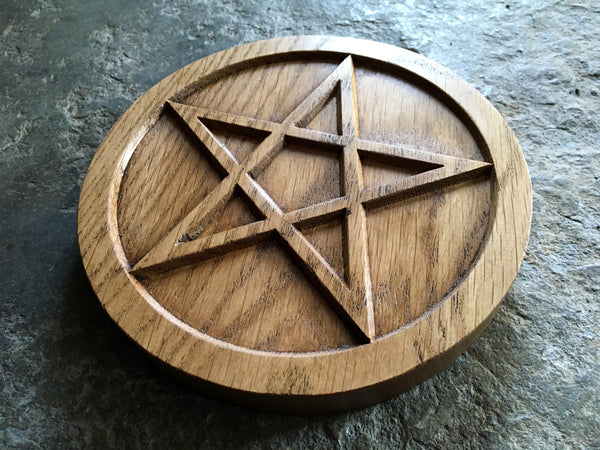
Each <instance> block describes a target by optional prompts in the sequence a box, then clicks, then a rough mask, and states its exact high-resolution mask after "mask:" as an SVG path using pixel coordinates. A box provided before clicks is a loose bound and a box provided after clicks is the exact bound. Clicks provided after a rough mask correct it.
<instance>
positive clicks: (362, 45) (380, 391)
mask: <svg viewBox="0 0 600 450" xmlns="http://www.w3.org/2000/svg"><path fill="white" fill-rule="evenodd" d="M249 49H252V50H253V51H255V52H256V53H257V54H256V55H255V56H254V57H253V58H251V59H244V58H245V57H244V55H246V54H247V51H248V50H249ZM349 49H352V51H350V52H349V51H348V50H349ZM290 51H291V52H295V53H298V54H299V53H302V52H306V53H311V52H315V51H324V52H330V53H335V54H339V55H340V56H342V55H347V54H348V53H350V54H352V55H358V56H361V57H364V58H369V59H370V58H380V59H382V60H383V62H384V63H388V64H391V65H395V66H398V65H401V66H402V70H403V71H410V72H412V73H414V74H415V75H416V76H417V77H421V78H423V79H425V80H428V82H430V83H433V84H437V85H439V86H441V87H443V88H444V89H445V90H446V91H447V92H448V95H449V96H450V97H451V98H452V100H453V101H454V102H455V103H456V104H457V105H458V106H459V107H460V108H461V109H462V110H463V111H466V109H465V105H467V106H469V107H473V106H476V107H477V109H478V112H480V113H481V115H482V116H486V117H474V116H472V115H470V114H467V116H468V117H469V118H470V120H471V121H472V122H473V124H474V126H475V127H476V128H477V129H478V130H479V131H480V132H481V135H482V137H483V139H484V140H485V139H486V138H487V136H488V135H490V134H493V133H492V130H490V129H489V127H490V126H491V125H490V124H489V123H488V120H489V119H490V116H491V119H493V120H489V121H491V122H494V126H495V127H505V130H504V136H506V137H507V138H508V140H509V141H510V142H508V144H509V145H508V147H509V148H502V149H501V150H502V151H503V152H504V153H502V152H500V150H496V149H495V147H493V148H490V150H491V152H492V154H491V158H492V160H493V162H494V166H495V167H494V169H495V177H494V178H493V183H492V184H493V186H494V191H495V193H494V195H495V196H496V198H497V202H498V203H496V204H495V206H499V204H500V203H501V204H502V207H503V208H506V207H508V204H509V200H510V202H512V205H513V208H514V204H515V200H516V201H518V202H519V205H518V208H523V211H522V213H521V214H520V216H519V217H520V219H521V220H520V221H519V223H514V224H512V225H511V224H506V223H500V220H499V214H497V213H496V214H495V216H494V217H490V224H489V228H488V229H489V230H490V233H489V237H488V239H489V241H488V242H486V243H485V245H484V248H483V249H482V251H481V252H480V254H479V257H478V259H477V260H476V261H475V262H474V263H473V268H472V270H471V272H470V273H469V274H468V275H467V278H466V279H465V280H463V283H461V284H460V285H459V286H457V288H456V292H462V291H465V290H467V289H472V288H473V286H472V284H473V283H467V282H466V281H468V280H469V279H474V278H475V277H481V276H485V275H486V273H491V271H493V270H494V264H495V259H496V254H495V253H491V251H490V247H492V244H491V242H492V241H493V239H494V234H495V233H499V232H500V231H499V230H500V229H501V228H502V229H505V227H513V228H515V229H518V231H517V232H515V234H518V235H519V236H517V238H519V237H521V240H520V241H518V242H516V246H515V248H514V252H515V255H514V256H515V257H516V261H515V262H516V263H517V264H516V268H514V269H511V272H513V273H511V274H510V276H508V277H506V278H504V279H503V285H502V286H501V287H499V288H497V289H496V291H495V292H498V294H495V295H494V296H493V298H491V299H489V300H488V301H487V302H486V303H485V305H483V307H482V308H481V309H480V310H478V312H477V313H478V314H477V320H476V321H475V322H474V323H472V324H465V332H464V334H463V335H462V336H456V337H455V339H454V341H453V342H450V341H448V340H446V341H444V342H445V343H446V347H445V348H443V349H440V350H441V353H442V354H441V356H437V357H434V358H429V359H428V358H425V359H424V360H422V361H420V362H419V361H418V360H415V358H414V356H411V357H410V358H408V357H407V361H408V360H410V362H407V364H406V365H407V366H409V365H410V364H413V362H414V363H415V364H414V365H413V369H412V370H407V371H405V372H403V373H402V374H401V375H399V376H396V377H393V378H391V379H379V380H376V379H374V380H371V381H372V382H370V384H369V382H368V383H367V384H366V385H364V386H362V387H352V386H351V383H350V384H346V383H341V385H340V386H338V387H339V389H338V390H337V391H336V392H337V393H334V394H329V395H320V394H318V393H316V394H315V395H309V396H306V395H298V394H294V395H293V397H294V399H296V400H294V410H298V408H300V410H304V409H308V408H311V409H312V408H314V407H316V408H317V409H320V410H322V411H325V410H333V409H335V410H339V409H344V408H345V407H346V406H340V405H347V408H353V407H358V406H363V405H366V404H370V403H374V402H376V401H378V400H380V399H382V398H384V397H387V396H388V395H389V393H390V392H393V393H397V392H401V391H403V390H406V389H409V388H410V387H412V385H414V384H416V383H417V382H419V381H421V380H422V379H424V378H426V377H427V376H430V375H432V374H433V373H435V372H437V371H439V370H440V369H441V368H443V367H444V366H445V365H447V364H448V363H449V362H450V361H452V360H453V359H454V358H455V357H456V356H457V355H458V354H460V352H462V351H464V349H465V348H466V347H467V346H468V345H470V343H472V342H473V341H474V340H475V338H476V337H477V336H478V335H479V334H480V333H481V331H483V329H484V328H485V326H486V325H487V323H488V322H489V320H491V317H492V314H493V312H495V311H496V309H497V308H498V306H499V304H500V302H501V300H502V298H503V297H504V295H506V292H507V291H508V288H509V287H510V284H511V282H512V280H514V277H515V276H516V273H517V271H518V267H519V266H520V264H521V263H522V261H523V257H524V251H525V248H526V244H527V237H528V234H529V227H530V225H531V183H530V180H529V176H528V171H527V166H526V164H525V160H524V157H523V155H522V152H521V151H520V147H519V145H518V143H517V142H516V138H514V135H513V134H512V132H511V131H510V129H509V128H508V125H507V124H506V122H505V121H504V119H503V118H502V117H501V116H500V114H499V113H498V112H497V111H496V110H495V109H494V108H493V107H492V106H491V104H490V103H489V102H487V100H485V99H484V98H483V96H481V94H479V93H478V92H477V91H475V89H474V88H472V87H471V86H469V85H468V84H467V83H466V82H464V81H463V80H462V79H460V78H459V77H457V76H456V75H454V74H452V72H450V71H449V70H448V69H445V68H443V67H442V66H439V65H438V64H436V63H433V62H431V61H429V60H427V59H425V58H423V57H421V56H419V55H416V54H414V53H412V52H409V51H407V50H403V49H399V48H396V47H393V46H389V45H386V44H376V43H373V42H369V41H361V40H356V39H351V38H326V37H315V36H311V37H307V38H305V37H290V38H281V39H276V40H268V41H260V42H258V43H253V44H246V45H244V46H241V47H237V48H234V49H230V50H226V51H224V52H220V53H217V54H215V55H211V56H208V57H206V58H204V59H202V60H200V61H197V62H196V63H192V64H190V65H189V66H186V67H185V68H183V69H181V70H180V71H178V72H176V74H173V75H171V76H169V77H167V78H166V79H165V80H163V81H161V82H160V83H158V84H157V85H156V86H155V87H154V88H152V89H150V90H149V91H148V92H147V93H146V94H145V95H144V96H143V97H142V98H148V99H152V101H151V102H150V107H151V108H150V109H151V113H149V114H144V115H140V117H137V116H136V115H137V114H138V113H139V112H140V111H139V110H140V105H141V99H138V100H137V101H136V102H135V103H134V104H133V105H132V106H131V107H130V108H129V109H128V111H127V112H126V113H125V114H124V115H123V116H122V117H121V118H120V119H119V120H118V121H117V123H116V124H115V125H114V126H113V128H112V130H111V131H110V132H109V134H108V135H107V138H106V139H105V140H104V141H103V143H102V144H101V146H100V148H99V149H98V152H97V153H96V155H95V157H94V159H93V161H92V163H91V165H90V171H89V172H88V174H87V175H86V178H85V180H84V183H83V187H82V192H81V197H80V208H79V211H78V235H79V244H80V250H81V254H82V259H83V262H84V265H85V267H86V273H87V274H88V278H89V279H90V283H91V284H92V286H93V288H94V290H95V291H96V293H97V295H98V297H99V298H100V301H101V303H102V304H103V306H104V307H105V309H106V310H107V311H108V312H109V315H110V316H111V317H112V318H113V320H115V321H116V322H117V323H118V324H119V325H120V326H121V328H122V329H123V330H124V331H125V332H126V333H127V334H128V335H129V336H132V337H133V338H134V339H135V341H136V342H138V343H139V344H140V345H142V346H143V347H144V348H145V349H146V350H147V351H148V352H150V353H151V354H153V355H154V356H159V354H160V352H159V350H158V349H157V348H156V346H155V345H154V344H151V343H150V341H148V340H147V339H142V338H141V337H140V336H143V335H144V333H149V332H151V330H150V329H148V332H146V331H144V330H146V328H145V324H144V323H140V324H137V325H136V326H135V328H131V325H130V324H128V315H129V314H130V312H129V311H127V310H119V311H117V310H118V309H119V306H118V305H115V304H114V302H113V301H112V300H113V299H107V298H103V296H102V294H103V292H105V289H106V283H117V284H122V285H123V286H125V285H126V283H127V280H125V279H126V278H127V275H126V274H125V273H124V270H125V267H124V266H123V259H121V258H120V255H119V249H118V248H117V247H119V246H120V241H119V239H118V231H117V230H116V228H115V225H116V222H112V223H111V220H112V219H111V217H110V215H111V213H114V211H111V206H110V205H108V204H107V203H106V202H107V201H108V200H107V199H109V198H113V199H114V198H115V197H114V195H115V194H114V192H115V187H116V186H115V185H114V181H115V180H117V179H119V180H120V178H119V177H120V176H121V173H122V170H124V168H125V166H126V164H127V162H128V159H129V157H130V156H131V154H132V152H133V151H134V150H135V148H136V146H137V143H138V142H139V140H141V138H142V137H143V135H144V134H145V132H146V131H147V130H148V128H149V127H150V126H151V125H152V124H153V123H154V122H155V121H156V119H157V118H158V116H159V114H160V111H161V110H162V107H163V105H164V102H165V101H166V100H168V99H171V98H179V97H183V96H185V93H184V92H183V91H181V90H178V88H179V86H180V84H179V82H175V81H177V80H175V78H174V77H176V76H177V77H180V78H183V79H184V81H185V80H191V78H194V77H193V76H192V75H191V74H192V72H194V73H203V74H206V75H205V76H204V77H201V78H202V81H197V82H196V83H193V82H190V83H187V84H185V85H186V86H187V88H189V89H191V90H194V89H195V88H197V86H198V83H202V82H209V80H211V79H212V80H215V79H218V78H220V77H221V76H224V74H226V72H227V70H237V69H239V68H240V67H243V66H244V65H245V64H246V65H249V66H250V65H254V64H256V62H257V61H259V60H260V59H261V58H276V57H277V56H278V55H281V54H282V53H286V52H290ZM211 66H213V67H215V69H214V70H211V71H209V70H208V67H211ZM231 67H233V69H231ZM228 68H229V69H228ZM446 77H450V79H449V80H447V79H446ZM196 79H197V77H196ZM457 86H459V87H460V88H461V89H462V90H463V92H459V90H458V88H457ZM184 91H185V89H184ZM146 107H147V105H146ZM465 114H466V113H465ZM116 130H118V131H119V132H120V133H123V135H125V136H127V143H126V146H125V150H124V152H122V153H120V154H116V155H115V154H111V153H110V151H111V147H112V145H114V144H115V143H114V142H112V141H111V135H112V134H113V133H115V132H116ZM505 144H506V143H505ZM98 171H100V173H99V174H98V173H97V172H98ZM107 171H108V172H107ZM511 172H512V175H513V178H510V177H507V174H510V173H511ZM107 173H108V177H107V176H106V175H107ZM517 176H518V179H517V180H516V181H515V179H514V178H515V177H517ZM98 178H100V181H102V180H103V181H104V184H103V185H104V186H105V187H104V188H103V189H101V190H100V192H97V193H96V196H95V199H96V200H98V199H99V200H100V201H101V203H103V204H104V205H106V206H105V207H104V208H100V209H99V210H94V211H89V210H88V209H89V207H90V206H89V205H90V204H91V203H93V200H94V198H92V194H91V191H92V187H93V186H94V184H96V183H97V182H98ZM107 178H108V179H107ZM109 179H110V181H112V182H109ZM119 180H117V181H119ZM507 180H508V181H507ZM515 182H516V184H517V185H516V186H515ZM86 207H87V208H88V209H86ZM492 209H493V211H495V210H494V208H492ZM112 217H113V218H114V217H116V214H115V215H113V216H112ZM114 220H116V219H114ZM84 225H87V226H86V227H84ZM522 237H524V239H523V238H522ZM91 242H96V246H95V247H94V248H93V249H92V248H91V247H90V243H91ZM98 246H100V248H99V249H98ZM103 246H108V248H107V249H106V248H105V249H102V247H103ZM98 250H99V251H98ZM121 250H122V249H121ZM113 252H116V253H113ZM101 263H104V266H105V267H104V268H101V267H100V265H101ZM513 267H514V266H513ZM463 294H465V295H466V294H468V296H469V297H471V298H477V297H478V294H477V292H472V293H467V292H463ZM446 299H447V297H446ZM130 301H131V302H133V303H135V304H139V302H144V300H143V299H142V298H141V297H140V298H139V299H130ZM486 305H487V306H486ZM139 306H140V307H142V308H143V309H147V307H148V306H149V305H147V304H146V305H145V306H146V308H145V307H144V305H139ZM449 308H451V305H450V302H449V301H440V303H439V304H438V305H437V307H436V309H440V310H444V314H449V316H448V317H447V319H448V320H461V314H460V312H458V313H456V314H454V315H453V314H452V311H451V310H449ZM133 309H135V308H133ZM155 313H158V311H156V312H155ZM453 316H454V318H453V319H450V318H451V317H453ZM432 317H433V315H429V316H428V317H425V318H424V319H423V322H427V323H429V324H430V325H431V326H435V324H432V323H431V321H432ZM162 319H165V317H164V316H163V317H162ZM146 320H148V321H149V323H150V322H152V320H151V319H150V318H148V317H147V318H146ZM172 326H174V327H176V326H177V325H176V324H174V323H172ZM407 329H408V328H403V329H401V330H399V331H398V332H394V333H392V334H390V335H387V336H385V337H384V338H383V339H381V340H379V341H378V344H380V345H381V346H384V347H385V348H392V347H394V346H397V345H398V343H399V342H401V339H402V336H403V334H404V333H405V331H406V330H407ZM140 333H141V334H140ZM384 341H385V342H384ZM142 342H146V345H145V346H144V345H143V344H142ZM369 345H371V344H369ZM230 350H231V352H233V353H231V352H229V353H228V357H232V354H234V353H235V352H236V351H242V350H241V348H240V350H235V349H230ZM349 351H352V349H351V350H349ZM340 352H342V353H343V352H345V351H344V350H342V351H340ZM242 353H245V352H242ZM334 353H337V352H334ZM197 356H200V355H197ZM273 356H274V357H276V358H277V357H279V358H283V359H286V358H287V359H289V358H291V357H290V356H289V354H283V355H281V356H278V355H276V354H274V355H273ZM293 359H294V361H295V362H296V361H298V360H302V358H293ZM218 363H219V364H225V363H226V362H225V361H220V362H218ZM414 367H418V368H417V369H414ZM189 368H190V367H187V369H189ZM179 370H180V371H183V372H186V367H185V366H181V367H180V368H179ZM187 372H190V375H191V376H194V374H193V373H191V371H190V370H187ZM196 375H197V374H196ZM409 375H410V376H409ZM413 376H414V377H415V378H414V380H416V381H414V382H411V383H409V382H408V381H407V380H408V379H409V378H411V377H413ZM202 383H207V386H212V385H213V383H210V382H202ZM222 389H225V392H226V394H224V395H225V396H226V397H230V396H234V397H235V399H236V401H237V402H238V403H239V402H240V401H242V402H245V401H250V402H252V401H256V400H260V398H263V399H264V398H269V399H273V400H274V403H273V404H275V405H277V404H278V403H279V402H283V403H285V401H286V396H285V394H284V392H283V390H281V389H280V390H277V388H276V387H274V388H273V392H274V393H273V394H271V393H269V394H267V393H256V392H249V391H248V390H246V389H244V388H243V386H242V385H241V384H239V383H238V384H237V385H236V383H232V384H231V385H228V386H226V387H225V388H223V387H220V388H216V389H215V392H217V391H219V392H220V391H221V390H222ZM348 395H351V396H353V397H354V400H352V401H349V400H344V398H346V397H347V396H348ZM315 399H317V400H315ZM333 399H339V401H340V402H341V403H336V404H335V406H333V403H332V402H331V401H332V400H333ZM344 401H348V403H344ZM282 405H283V404H282ZM265 406H267V405H265ZM330 406H331V408H330ZM261 407H262V405H261Z"/></svg>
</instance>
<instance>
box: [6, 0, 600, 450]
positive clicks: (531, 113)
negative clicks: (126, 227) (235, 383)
mask: <svg viewBox="0 0 600 450" xmlns="http://www.w3.org/2000/svg"><path fill="white" fill-rule="evenodd" d="M473 3H474V4H470V2H452V1H448V2H443V1H426V2H415V1H408V2H406V3H405V4H396V3H392V2H388V1H381V2H380V1H369V0H354V1H339V2H335V3H331V4H330V2H326V1H323V2H309V1H302V2H294V1H285V2H277V3H276V2H272V3H268V2H260V1H250V0H242V1H222V2H216V1H184V0H177V1H166V0H158V1H155V2H146V1H141V0H140V1H125V0H110V1H105V2H92V1H75V0H60V1H54V2H50V1H45V0H40V1H33V0H27V1H19V0H3V1H2V2H1V3H0V30H1V35H0V90H1V91H0V117H1V120H0V447H1V448H4V447H8V448H191V447H204V448H234V447H235V448H237V447H242V448H282V447H289V448H452V447H466V448H490V447H491V448H569V447H575V448H600V419H599V416H600V411H599V409H600V401H599V394H598V391H599V390H600V375H599V374H600V364H599V360H600V350H599V348H600V346H599V342H600V341H599V332H600V314H599V309H600V308H599V296H600V289H599V287H598V285H599V282H600V179H599V176H600V150H599V149H600V137H599V136H600V133H599V128H600V114H599V110H600V51H599V45H598V42H599V41H600V5H599V4H598V2H597V1H595V0H589V1H586V0H578V1H570V2H567V1H564V2H559V1H549V0H540V1H535V2H526V3H525V2H524V3H513V2H497V1H496V2H492V1H490V2H485V5H482V4H480V3H484V2H477V4H475V2H473ZM291 34H332V35H340V36H354V37H361V38H367V39H372V40H376V41H382V42H386V43H390V44H394V45H397V46H400V47H405V48H409V49H413V50H415V51H418V52H419V53H421V54H422V55H424V56H427V57H429V58H431V59H433V60H435V61H437V62H439V63H441V64H443V65H445V66H447V67H449V68H450V69H452V70H454V71H455V72H456V73H458V74H459V75H460V76H462V77H463V78H465V79H466V80H467V81H468V82H470V83H471V84H473V85H474V86H475V87H476V88H478V89H479V90H480V91H481V92H482V93H483V94H484V95H486V96H487V98H488V99H490V101H491V102H492V103H493V104H494V105H495V106H496V107H497V108H498V109H499V110H500V112H501V113H502V114H503V115H504V116H505V118H506V120H507V121H508V122H509V124H510V125H511V127H512V128H513V130H514V131H515V133H516V135H517V137H518V139H519V141H520V143H521V145H522V147H523V151H524V153H525V157H526V159H527V161H528V164H529V168H530V172H531V177H532V183H533V224H532V232H531V238H530V243H529V248H528V251H527V254H526V257H525V262H524V264H523V267H522V269H521V271H520V274H519V276H518V277H517V280H516V282H515V283H514V286H513V288H512V289H511V291H510V293H509V294H508V296H507V297H506V299H505V301H504V303H503V305H502V307H501V308H500V310H499V312H498V314H497V315H496V317H495V319H494V320H493V322H492V323H491V325H490V327H489V328H488V329H487V331H486V332H485V333H484V335H483V336H482V338H481V339H480V340H479V341H477V342H476V344H475V345H474V346H473V347H472V348H471V349H469V350H468V351H467V352H466V353H465V354H464V355H462V356H461V357H459V358H458V359H457V360H456V362H454V363H453V364H452V365H451V366H450V367H449V368H448V369H447V370H445V371H443V372H442V373H440V374H438V375H437V376H435V377H433V378H432V379H430V380H429V381H427V382H425V383H424V384H422V385H421V386H419V387H418V388H416V389H413V390H412V391H410V392H408V393H406V394H404V395H401V396H399V397H397V398H394V399H391V400H389V401H387V402H385V403H382V404H379V405H376V406H373V407H370V408H366V409H363V410H360V411H354V412H349V413H343V414H337V415H329V416H320V417H295V416H279V415H276V414H268V413H257V412H255V411H249V410H245V409H242V408H238V407H236V406H233V405H230V404H226V403H221V402H217V401H213V400H208V399H206V398H204V397H202V396H201V395H199V394H198V393H196V392H193V391H190V390H189V389H188V388H186V387H183V386H181V385H179V384H177V383H176V382H174V381H172V380H171V379H170V378H169V377H167V376H165V375H164V374H163V373H162V372H161V371H159V370H158V369H157V368H156V367H155V366H154V364H152V363H151V362H150V361H149V360H148V359H147V358H146V357H145V355H144V354H142V352H141V351H139V350H138V349H137V348H136V347H135V346H134V345H133V344H131V343H130V342H129V341H128V340H127V339H126V338H125V337H124V336H123V334H122V333H121V332H120V331H119V329H118V328H117V327H116V326H115V325H113V323H112V322H111V320H110V319H109V318H108V317H107V316H106V314H105V313H104V312H103V310H102V309H101V308H100V306H99V303H98V302H97V300H96V298H95V296H94V293H93V292H92V290H91V289H90V287H89V285H88V283H87V281H86V277H85V273H84V271H83V269H82V266H81V262H80V258H79V254H78V247H77V242H76V210H77V201H78V194H79V189H80V186H81V183H82V180H83V177H84V174H85V172H86V170H87V167H88V164H89V162H90V160H91V158H92V156H93V154H94V152H95V150H96V148H97V146H98V145H99V143H100V141H101V140H102V138H103V136H104V135H105V134H106V133H107V132H108V130H109V129H110V127H111V125H112V124H113V123H114V122H115V121H116V120H117V118H118V117H119V116H120V115H121V114H122V113H123V112H124V111H125V109H126V108H127V107H128V106H129V105H130V104H131V103H132V102H133V101H134V100H135V99H136V98H137V97H139V96H140V95H141V94H142V93H143V92H144V91H146V90H147V89H148V88H150V87H151V86H152V85H153V84H155V83H156V82H158V81H159V80H160V79H162V78H163V77H165V76H166V75H168V74H169V73H171V72H173V71H175V70H176V69H178V68H180V67H181V66H183V65H185V64H188V63H190V62H192V61H194V60H196V59H199V58H201V57H203V56H205V55H208V54H210V53H213V52H216V51H219V50H223V49H225V48H228V47H231V46H234V45H238V44H241V43H244V42H248V41H253V40H258V39H263V38H268V37H275V36H283V35H291Z"/></svg>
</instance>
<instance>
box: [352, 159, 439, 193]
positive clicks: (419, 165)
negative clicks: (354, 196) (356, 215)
mask: <svg viewBox="0 0 600 450" xmlns="http://www.w3.org/2000/svg"><path fill="white" fill-rule="evenodd" d="M361 166H362V174H363V183H364V187H372V186H379V185H382V184H386V183H392V182H395V181H398V180H400V179H403V178H408V177H412V176H415V175H418V174H421V173H424V172H428V171H430V170H434V169H438V168H440V167H442V166H441V165H440V164H435V163H429V162H424V161H418V160H412V159H407V158H394V157H390V156H385V155H377V156H375V155H373V154H370V155H369V154H363V155H361Z"/></svg>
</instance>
